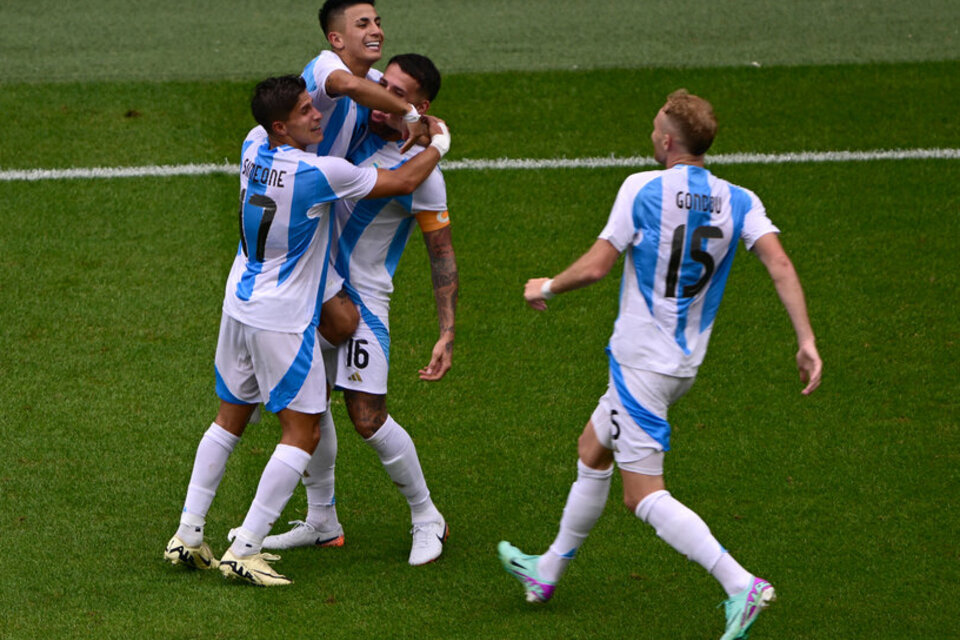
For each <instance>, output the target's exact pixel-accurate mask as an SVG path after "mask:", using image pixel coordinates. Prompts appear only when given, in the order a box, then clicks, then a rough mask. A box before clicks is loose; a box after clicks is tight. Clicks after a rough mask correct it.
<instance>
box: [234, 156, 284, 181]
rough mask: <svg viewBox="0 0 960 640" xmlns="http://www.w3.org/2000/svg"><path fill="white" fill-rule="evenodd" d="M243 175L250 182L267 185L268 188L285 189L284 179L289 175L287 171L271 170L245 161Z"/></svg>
mask: <svg viewBox="0 0 960 640" xmlns="http://www.w3.org/2000/svg"><path fill="white" fill-rule="evenodd" d="M243 175H244V177H245V178H246V179H247V180H249V181H250V182H259V183H260V184H265V185H267V186H268V187H280V188H283V186H284V184H283V178H284V176H286V175H287V172H286V171H283V170H280V171H277V170H276V169H269V168H267V167H264V166H263V165H259V164H257V163H256V162H253V161H252V160H244V161H243Z"/></svg>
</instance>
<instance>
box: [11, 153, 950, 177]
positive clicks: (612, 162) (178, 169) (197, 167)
mask: <svg viewBox="0 0 960 640" xmlns="http://www.w3.org/2000/svg"><path fill="white" fill-rule="evenodd" d="M957 159H960V149H894V150H876V151H801V152H796V153H727V154H722V155H708V156H707V164H710V165H717V164H790V163H808V162H869V161H874V160H957ZM656 164H657V163H656V161H655V160H654V159H653V158H651V157H648V156H632V157H629V158H615V157H613V156H610V157H609V158H500V159H497V160H486V159H480V160H451V161H449V162H444V163H443V164H442V167H443V169H444V170H445V171H459V170H468V171H469V170H474V171H476V170H501V169H606V168H610V167H648V166H654V165H656ZM236 170H237V166H236V165H235V164H231V163H224V164H183V165H159V166H158V165H154V166H147V167H93V168H88V169H23V170H9V171H0V182H11V181H36V180H65V179H91V178H145V177H155V176H191V175H205V174H211V173H227V174H230V173H234V172H235V171H236Z"/></svg>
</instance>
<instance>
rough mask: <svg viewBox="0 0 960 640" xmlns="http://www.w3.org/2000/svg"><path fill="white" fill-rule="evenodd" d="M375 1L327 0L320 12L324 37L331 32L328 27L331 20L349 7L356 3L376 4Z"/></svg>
mask: <svg viewBox="0 0 960 640" xmlns="http://www.w3.org/2000/svg"><path fill="white" fill-rule="evenodd" d="M374 2H375V0H327V1H326V2H324V3H323V6H322V7H320V12H319V13H320V28H321V29H322V30H323V37H327V34H328V33H330V30H329V29H328V27H329V26H330V20H332V19H333V18H336V17H338V16H340V15H342V14H343V12H344V11H346V10H347V8H348V7H352V6H353V5H355V4H369V5H370V6H374Z"/></svg>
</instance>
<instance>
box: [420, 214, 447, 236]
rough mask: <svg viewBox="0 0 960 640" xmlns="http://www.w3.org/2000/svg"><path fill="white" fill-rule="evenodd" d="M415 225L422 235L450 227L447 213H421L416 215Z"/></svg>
mask: <svg viewBox="0 0 960 640" xmlns="http://www.w3.org/2000/svg"><path fill="white" fill-rule="evenodd" d="M417 224H419V225H420V230H421V231H423V232H424V233H429V232H430V231H436V230H437V229H443V228H444V227H446V226H449V225H450V212H449V211H421V212H420V213H418V214H417Z"/></svg>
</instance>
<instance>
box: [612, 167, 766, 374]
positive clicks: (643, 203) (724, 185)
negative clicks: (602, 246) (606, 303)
mask: <svg viewBox="0 0 960 640" xmlns="http://www.w3.org/2000/svg"><path fill="white" fill-rule="evenodd" d="M776 232H778V229H777V228H776V227H775V226H774V225H773V223H772V222H771V221H770V219H769V218H767V214H766V211H765V210H764V208H763V204H762V203H761V202H760V199H759V198H757V196H756V195H755V194H754V193H753V192H752V191H749V190H747V189H744V188H742V187H738V186H736V185H734V184H731V183H729V182H727V181H726V180H722V179H720V178H717V177H715V176H714V175H713V174H711V173H710V172H709V171H708V170H706V169H703V168H701V167H695V166H691V165H676V166H674V167H671V168H670V169H665V170H660V171H644V172H642V173H636V174H634V175H632V176H630V177H629V178H627V179H626V180H625V181H624V183H623V185H622V186H621V187H620V192H619V194H618V195H617V199H616V202H615V203H614V205H613V210H612V211H611V212H610V217H609V219H608V221H607V225H606V227H604V229H603V231H602V232H601V233H600V236H599V237H600V238H603V239H605V240H608V241H609V242H610V243H611V244H612V245H613V246H614V247H615V248H616V249H617V250H618V251H620V252H626V259H625V263H624V271H623V280H622V282H621V287H620V312H619V314H618V316H617V320H616V323H615V325H614V330H613V336H612V337H611V338H610V349H611V351H612V354H613V357H614V358H615V359H616V361H617V362H619V363H620V364H623V365H626V366H630V367H634V368H636V369H645V370H649V371H656V372H658V373H662V374H665V375H672V376H679V377H687V376H693V375H696V372H697V367H699V366H700V363H701V362H703V357H704V355H705V354H706V350H707V343H708V342H709V340H710V332H711V331H712V329H713V320H714V318H715V317H716V315H717V309H718V308H719V306H720V300H721V299H722V298H723V290H724V287H725V286H726V283H727V276H728V275H729V274H730V266H731V265H732V264H733V257H734V254H735V253H736V249H737V242H738V240H739V239H740V238H743V242H744V245H745V246H746V247H747V249H750V248H751V247H752V246H753V243H754V242H756V241H757V239H758V238H759V237H760V236H763V235H765V234H767V233H776Z"/></svg>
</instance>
